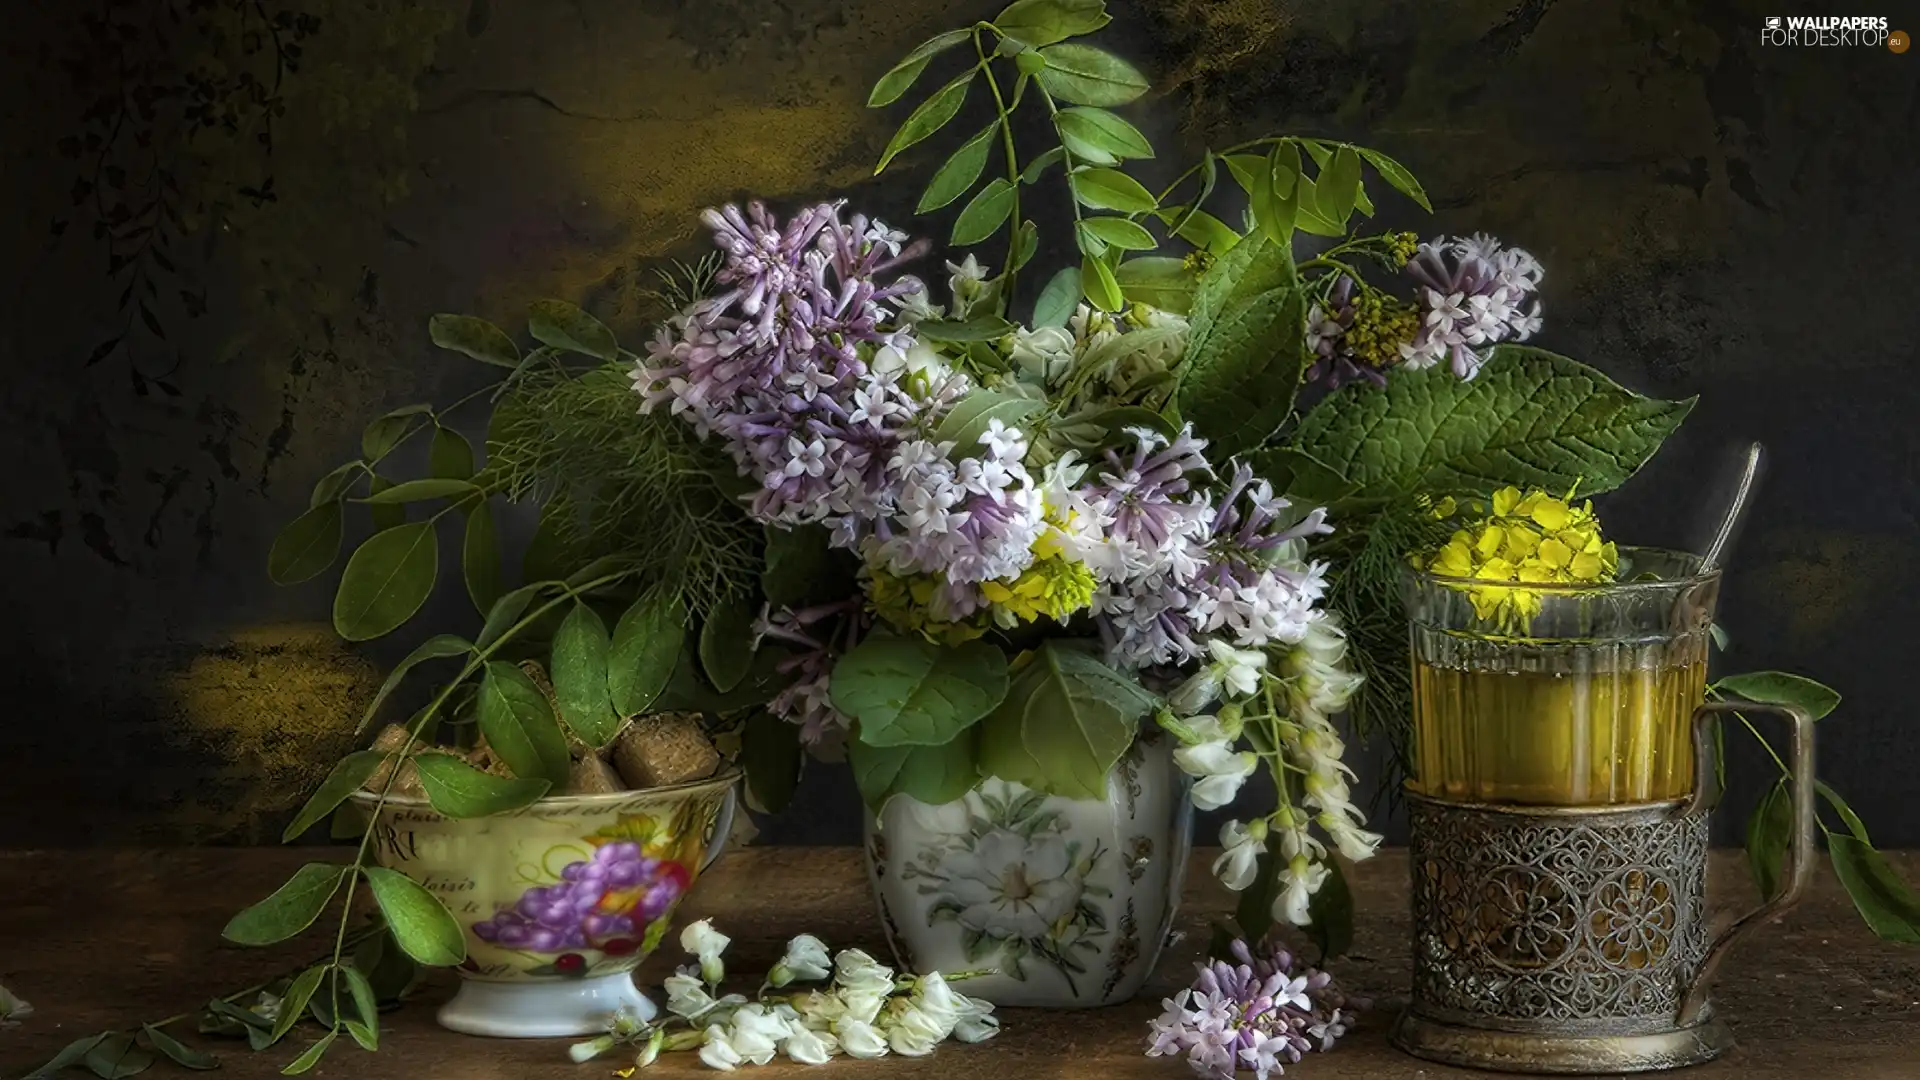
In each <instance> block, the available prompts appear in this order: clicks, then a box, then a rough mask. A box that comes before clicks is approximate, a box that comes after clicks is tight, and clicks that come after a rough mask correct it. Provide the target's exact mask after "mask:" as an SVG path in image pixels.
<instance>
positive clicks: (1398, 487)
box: [1294, 345, 1694, 497]
mask: <svg viewBox="0 0 1920 1080" xmlns="http://www.w3.org/2000/svg"><path fill="white" fill-rule="evenodd" d="M1693 402H1694V399H1692V398H1688V399H1686V400H1685V401H1659V400H1655V399H1653V398H1645V397H1641V396H1640V395H1638V394H1635V393H1633V392H1632V391H1630V390H1626V389H1623V388H1622V387H1620V386H1619V385H1618V384H1616V383H1614V382H1613V381H1612V380H1611V379H1608V378H1607V377H1606V376H1605V375H1602V374H1600V373H1599V372H1598V371H1595V370H1593V369H1592V368H1590V367H1587V366H1586V365H1585V364H1581V363H1578V362H1576V361H1573V360H1569V359H1567V358H1566V357H1564V356H1556V355H1554V354H1553V353H1549V352H1545V351H1543V350H1540V349H1534V348H1529V347H1527V346H1519V345H1501V346H1498V347H1496V348H1495V349H1494V350H1493V357H1492V359H1490V360H1489V361H1488V362H1487V364H1486V366H1485V367H1483V368H1482V369H1481V370H1480V374H1479V376H1478V377H1476V378H1475V379H1474V380H1473V381H1472V382H1462V381H1461V380H1460V379H1458V378H1456V377H1455V376H1454V375H1453V373H1452V372H1451V371H1448V370H1446V368H1445V367H1444V366H1436V367H1433V368H1428V369H1427V370H1425V371H1401V372H1396V373H1395V375H1394V377H1393V378H1391V379H1389V380H1387V387H1386V389H1384V390H1381V391H1378V392H1371V391H1370V392H1368V393H1364V394H1333V395H1330V396H1328V397H1327V398H1325V399H1323V400H1322V401H1321V402H1320V404H1318V405H1316V406H1314V408H1313V409H1312V410H1311V411H1310V412H1308V413H1307V415H1306V417H1305V419H1303V420H1302V421H1301V423H1300V427H1299V429H1298V431H1297V433H1296V434H1295V436H1294V440H1295V442H1296V443H1297V444H1298V445H1300V446H1305V447H1312V448H1313V452H1314V455H1315V456H1316V457H1318V458H1319V459H1320V460H1322V461H1324V462H1326V463H1327V464H1328V465H1329V466H1331V467H1333V469H1335V470H1336V471H1337V472H1339V473H1340V474H1341V475H1343V476H1345V477H1346V478H1347V479H1348V480H1350V481H1352V482H1354V483H1355V484H1356V485H1358V487H1357V490H1356V495H1357V496H1359V497H1380V496H1393V495H1398V494H1402V493H1407V492H1413V491H1429V492H1433V493H1435V494H1439V493H1444V492H1453V491H1459V492H1487V491H1492V490H1493V489H1495V488H1499V487H1503V486H1506V485H1508V484H1511V485H1514V486H1516V487H1521V488H1528V487H1542V488H1546V489H1547V490H1549V491H1567V490H1569V489H1572V488H1574V486H1575V485H1578V488H1579V493H1580V494H1581V495H1594V494H1599V493H1602V492H1606V491H1611V490H1613V489H1614V488H1616V487H1619V486H1620V484H1622V483H1623V482H1625V481H1626V479H1627V478H1628V477H1630V476H1632V475H1633V474H1634V472H1635V471H1637V470H1638V469H1639V468H1640V466H1641V465H1642V464H1643V463H1645V461H1646V460H1647V458H1649V457H1651V456H1652V455H1653V452H1654V451H1655V450H1656V449H1658V448H1659V446H1660V443H1661V440H1663V439H1665V438H1666V437H1667V435H1669V434H1670V433H1672V431H1673V429H1674V428H1676V427H1678V426H1679V424H1680V421H1681V420H1682V419H1683V418H1685V417H1686V415H1687V412H1688V410H1690V409H1692V408H1693Z"/></svg>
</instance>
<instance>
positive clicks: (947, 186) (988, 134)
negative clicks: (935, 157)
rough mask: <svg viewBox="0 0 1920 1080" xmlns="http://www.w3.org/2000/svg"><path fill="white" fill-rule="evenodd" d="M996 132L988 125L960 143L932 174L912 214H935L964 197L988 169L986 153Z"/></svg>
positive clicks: (990, 147)
mask: <svg viewBox="0 0 1920 1080" xmlns="http://www.w3.org/2000/svg"><path fill="white" fill-rule="evenodd" d="M998 130H1000V125H999V124H998V123H993V124H988V125H987V126H986V127H984V128H981V129H980V134H978V135H975V136H974V137H973V138H971V139H968V140H967V141H966V142H964V143H962V144H961V146H960V149H958V150H955V151H954V152H953V156H952V157H949V158H948V159H947V160H946V164H944V165H941V166H940V168H939V170H938V171H936V172H935V173H934V174H933V179H932V180H929V181H927V190H926V191H925V192H924V193H923V194H922V195H921V196H920V204H919V205H918V206H916V207H914V210H913V212H914V213H916V214H925V213H928V212H930V211H933V210H938V209H940V208H941V207H943V206H945V205H947V204H948V203H950V202H952V201H953V200H955V199H957V198H959V197H960V196H962V195H964V194H966V192H967V189H968V188H971V187H972V186H973V184H974V181H976V180H978V179H980V171H981V170H982V169H984V168H986V167H987V153H988V152H989V151H990V150H992V149H993V143H992V138H993V133H994V132H996V131H998ZM1002 183H1005V181H1004V180H1003V181H1002Z"/></svg>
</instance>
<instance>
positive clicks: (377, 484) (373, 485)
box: [367, 473, 407, 532]
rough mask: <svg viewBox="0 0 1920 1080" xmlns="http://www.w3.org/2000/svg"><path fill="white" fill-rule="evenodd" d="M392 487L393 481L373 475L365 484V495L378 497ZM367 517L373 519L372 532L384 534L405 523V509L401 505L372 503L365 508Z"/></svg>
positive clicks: (376, 474)
mask: <svg viewBox="0 0 1920 1080" xmlns="http://www.w3.org/2000/svg"><path fill="white" fill-rule="evenodd" d="M392 486H393V481H391V480H389V479H387V478H386V477H384V476H381V475H380V474H379V473H375V474H374V475H373V478H372V479H371V480H369V481H368V482H367V494H368V495H378V494H380V493H381V492H383V491H385V490H387V489H388V488H390V487H392ZM367 516H368V517H370V518H372V519H373V530H374V531H375V532H385V531H386V530H388V529H393V528H398V527H399V526H401V525H405V524H406V523H407V508H406V506H405V505H404V504H401V503H372V504H370V505H368V506H367Z"/></svg>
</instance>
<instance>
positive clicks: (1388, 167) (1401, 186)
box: [1360, 147, 1433, 214]
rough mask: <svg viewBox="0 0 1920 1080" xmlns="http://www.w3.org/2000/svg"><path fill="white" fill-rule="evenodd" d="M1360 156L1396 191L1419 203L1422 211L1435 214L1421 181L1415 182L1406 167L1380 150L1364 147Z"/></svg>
mask: <svg viewBox="0 0 1920 1080" xmlns="http://www.w3.org/2000/svg"><path fill="white" fill-rule="evenodd" d="M1360 156H1361V157H1363V158H1365V159H1366V161H1367V164H1369V165H1371V166H1373V168H1374V171H1375V172H1378V173H1379V174H1380V178H1381V179H1382V180H1385V181H1386V182H1387V183H1389V184H1391V185H1393V189H1394V190H1395V191H1398V192H1399V193H1400V194H1402V195H1405V196H1406V197H1407V198H1409V199H1412V200H1413V201H1414V202H1417V203H1419V204H1420V209H1422V210H1425V211H1426V212H1427V213H1429V214H1431V213H1433V204H1432V203H1430V202H1428V201H1427V193H1426V190H1425V189H1423V188H1422V187H1421V186H1420V181H1418V180H1415V179H1414V178H1413V174H1412V173H1411V172H1408V171H1407V167H1406V166H1405V165H1402V164H1400V163H1399V162H1397V161H1395V160H1393V159H1392V158H1390V157H1388V156H1387V155H1385V154H1383V153H1381V152H1380V151H1378V150H1368V149H1365V148H1364V147H1363V148H1361V150H1360Z"/></svg>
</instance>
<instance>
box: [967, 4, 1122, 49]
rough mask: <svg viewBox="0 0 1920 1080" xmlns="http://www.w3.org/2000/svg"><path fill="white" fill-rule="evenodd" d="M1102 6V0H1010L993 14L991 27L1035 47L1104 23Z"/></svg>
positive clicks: (1106, 19) (1107, 19)
mask: <svg viewBox="0 0 1920 1080" xmlns="http://www.w3.org/2000/svg"><path fill="white" fill-rule="evenodd" d="M1106 8H1107V5H1106V3H1105V0H1014V2H1013V3H1011V4H1008V5H1007V6H1006V7H1005V8H1004V9H1002V10H1001V12H1000V14H998V15H995V16H994V17H993V28H994V29H995V30H998V31H1000V32H1001V33H1002V34H1005V35H1006V36H1007V37H1010V38H1013V39H1014V40H1015V41H1018V42H1020V43H1021V44H1023V45H1031V46H1034V47H1036V48H1037V47H1039V46H1041V45H1051V44H1053V43H1054V42H1056V41H1064V40H1065V39H1067V38H1070V37H1079V36H1080V35H1081V34H1091V33H1093V32H1094V31H1095V30H1098V29H1100V28H1101V27H1103V26H1105V25H1107V23H1109V22H1111V21H1112V18H1111V17H1110V16H1109V15H1108V14H1107V10H1106Z"/></svg>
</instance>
